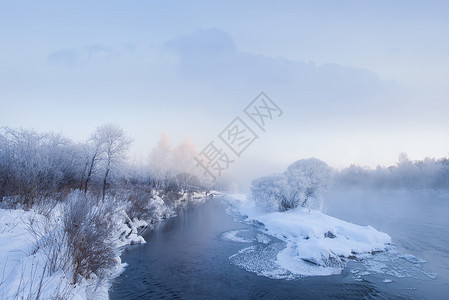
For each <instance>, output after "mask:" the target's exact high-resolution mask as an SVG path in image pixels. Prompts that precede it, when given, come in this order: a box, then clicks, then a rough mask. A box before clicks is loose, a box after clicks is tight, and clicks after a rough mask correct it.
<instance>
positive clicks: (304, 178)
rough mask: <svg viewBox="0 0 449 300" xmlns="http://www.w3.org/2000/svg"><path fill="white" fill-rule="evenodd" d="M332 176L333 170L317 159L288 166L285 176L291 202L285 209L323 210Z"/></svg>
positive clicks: (299, 161)
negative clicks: (307, 208) (311, 208)
mask: <svg viewBox="0 0 449 300" xmlns="http://www.w3.org/2000/svg"><path fill="white" fill-rule="evenodd" d="M331 174H332V170H331V168H330V167H329V166H328V165H327V164H326V163H325V162H324V161H321V160H319V159H316V158H309V159H301V160H298V161H296V162H294V163H293V164H291V165H290V166H288V168H287V171H286V172H285V173H284V176H285V177H286V178H287V182H288V185H287V187H288V199H289V200H290V201H289V202H287V203H286V207H285V208H287V209H290V208H294V207H297V206H303V207H310V206H312V205H314V206H316V208H320V209H322V199H323V196H324V193H325V192H326V191H327V190H328V188H329V186H330V184H331ZM313 201H314V202H315V203H312V202H313Z"/></svg>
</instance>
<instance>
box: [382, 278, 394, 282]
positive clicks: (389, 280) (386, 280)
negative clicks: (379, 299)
mask: <svg viewBox="0 0 449 300" xmlns="http://www.w3.org/2000/svg"><path fill="white" fill-rule="evenodd" d="M382 282H383V283H391V282H392V280H391V279H384V280H383V281H382Z"/></svg>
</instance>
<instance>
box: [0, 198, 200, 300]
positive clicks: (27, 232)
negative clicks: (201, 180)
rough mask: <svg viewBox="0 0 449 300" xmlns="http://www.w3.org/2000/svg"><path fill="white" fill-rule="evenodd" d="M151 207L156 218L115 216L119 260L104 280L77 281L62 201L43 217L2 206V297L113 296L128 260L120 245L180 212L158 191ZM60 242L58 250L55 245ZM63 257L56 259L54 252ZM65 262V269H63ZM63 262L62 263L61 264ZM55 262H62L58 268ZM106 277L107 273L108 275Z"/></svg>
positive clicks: (181, 201) (136, 240)
mask: <svg viewBox="0 0 449 300" xmlns="http://www.w3.org/2000/svg"><path fill="white" fill-rule="evenodd" d="M189 201H190V202H194V203H196V202H203V201H205V194H204V193H196V194H195V195H194V197H192V198H191V199H187V198H181V199H179V200H176V201H175V205H176V206H177V205H184V204H185V203H187V202H189ZM149 205H150V206H151V209H152V211H153V215H152V219H151V220H148V222H147V221H144V220H138V219H134V220H129V218H127V217H126V213H124V212H121V213H120V212H119V213H117V214H116V216H115V217H114V218H115V222H116V223H117V227H116V232H115V233H114V236H116V240H115V241H114V244H115V245H116V247H117V257H116V258H115V259H116V261H117V263H116V264H115V267H113V268H111V269H109V270H107V271H106V272H107V274H106V276H103V278H104V279H101V280H100V278H98V277H96V276H95V274H94V275H93V276H92V277H91V278H89V279H85V278H83V279H82V280H80V281H79V282H78V283H77V284H73V283H72V279H73V275H72V274H73V273H72V270H71V258H70V257H68V255H67V252H65V249H64V243H63V242H62V238H61V236H62V235H60V234H61V229H62V211H63V205H62V204H61V205H59V206H57V207H55V208H54V209H53V210H52V212H51V215H49V216H44V215H42V214H39V213H38V212H37V211H36V210H33V209H32V210H30V211H24V210H21V209H16V210H13V209H0V299H2V300H3V299H5V300H7V299H37V298H39V299H75V300H78V299H96V300H102V299H108V289H109V286H110V281H111V280H112V279H113V278H115V277H117V276H119V275H120V274H121V273H122V272H123V270H124V268H125V267H126V264H122V263H121V259H120V253H121V249H122V248H123V247H124V246H126V245H129V244H138V243H145V240H144V238H143V237H142V236H141V235H140V234H141V233H142V231H143V230H144V229H145V228H148V227H150V228H151V226H152V223H154V222H158V221H160V220H162V219H164V218H166V217H169V216H173V215H174V214H175V211H174V208H173V207H169V206H167V204H166V203H165V202H164V201H163V200H162V199H161V198H160V197H159V196H158V195H153V198H152V199H151V200H150V203H149ZM55 245H57V247H58V246H60V248H55V247H54V246H55ZM56 250H57V252H58V255H59V256H58V257H57V258H55V260H54V261H51V260H49V257H50V256H51V257H54V256H55V255H54V254H55V252H51V251H56ZM64 261H65V262H66V263H65V267H64V268H62V267H60V266H61V265H63V264H64ZM61 262H62V264H61ZM51 264H54V265H56V264H57V265H58V268H57V269H56V270H53V269H55V268H52V266H51ZM103 275H104V274H103Z"/></svg>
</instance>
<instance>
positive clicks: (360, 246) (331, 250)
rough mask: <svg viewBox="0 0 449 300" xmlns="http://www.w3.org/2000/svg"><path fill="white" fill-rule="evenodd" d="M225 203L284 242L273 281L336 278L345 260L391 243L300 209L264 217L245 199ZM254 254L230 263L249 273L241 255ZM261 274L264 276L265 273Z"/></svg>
mask: <svg viewBox="0 0 449 300" xmlns="http://www.w3.org/2000/svg"><path fill="white" fill-rule="evenodd" d="M226 200H227V201H228V202H229V203H231V204H232V205H233V206H235V207H236V208H237V210H238V211H239V213H240V214H242V215H245V216H247V219H246V220H245V221H246V222H247V223H251V224H256V225H258V226H259V227H260V229H261V230H263V233H265V234H268V235H270V236H272V237H274V238H276V239H278V240H280V241H282V242H284V247H283V249H281V250H280V251H278V253H277V255H276V257H275V258H274V266H275V268H276V269H277V271H274V273H275V274H277V275H276V276H274V277H276V278H277V277H279V276H278V275H279V274H284V275H285V276H286V277H289V278H291V277H297V276H318V275H332V274H339V273H341V271H342V269H343V267H344V262H345V260H347V259H349V258H354V257H357V256H359V255H361V254H367V253H368V254H370V255H371V253H377V252H379V251H384V250H386V248H387V247H388V245H389V244H390V243H391V238H390V236H388V234H386V233H383V232H380V231H378V230H376V229H375V228H373V227H372V226H359V225H356V224H352V223H348V222H346V221H343V220H340V219H337V218H334V217H331V216H328V215H326V214H324V213H322V212H320V211H317V210H313V209H307V208H302V207H299V208H296V209H293V210H289V211H287V212H271V213H266V212H263V211H260V210H258V209H257V208H256V207H255V205H254V202H253V201H251V200H248V199H247V198H246V195H241V194H234V195H228V196H227V197H226ZM268 243H270V241H267V244H268ZM276 247H277V246H276ZM253 250H254V249H253V248H247V249H246V250H245V251H244V252H241V253H240V254H239V253H237V254H236V255H237V256H232V257H231V260H234V261H237V263H236V264H237V265H239V266H241V267H243V268H245V269H251V268H252V267H249V266H247V265H242V264H241V262H242V261H246V258H243V257H242V254H245V253H248V252H251V251H253ZM252 255H253V256H254V253H253V254H252ZM237 257H238V259H237ZM259 263H260V262H258V263H257V264H259ZM264 273H267V272H266V270H265V271H264ZM282 276H283V275H282ZM282 276H281V277H282Z"/></svg>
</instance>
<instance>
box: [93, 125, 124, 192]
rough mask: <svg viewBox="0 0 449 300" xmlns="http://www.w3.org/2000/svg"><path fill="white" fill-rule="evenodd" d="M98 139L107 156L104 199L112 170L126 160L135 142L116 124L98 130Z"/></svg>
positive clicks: (103, 190)
mask: <svg viewBox="0 0 449 300" xmlns="http://www.w3.org/2000/svg"><path fill="white" fill-rule="evenodd" d="M96 137H97V139H98V140H99V141H100V143H101V148H102V150H103V153H104V156H105V166H104V175H103V189H102V195H103V196H102V197H103V199H104V197H105V195H106V185H107V180H108V176H109V174H110V172H111V169H112V168H117V167H118V166H119V165H120V163H121V162H123V160H124V159H125V158H126V154H127V152H128V149H129V146H130V145H131V143H132V142H133V140H132V139H131V138H130V137H128V136H127V135H126V134H125V132H124V131H123V129H122V128H120V127H119V126H118V125H114V124H106V125H103V126H100V127H98V128H97V131H96Z"/></svg>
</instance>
